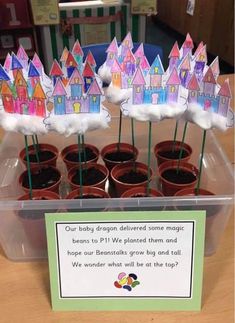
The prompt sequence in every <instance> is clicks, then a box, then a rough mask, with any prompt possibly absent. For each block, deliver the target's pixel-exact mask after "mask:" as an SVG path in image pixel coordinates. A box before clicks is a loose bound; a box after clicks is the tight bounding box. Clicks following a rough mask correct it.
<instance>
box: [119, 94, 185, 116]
mask: <svg viewBox="0 0 235 323" xmlns="http://www.w3.org/2000/svg"><path fill="white" fill-rule="evenodd" d="M186 109H187V90H186V89H183V88H181V91H180V95H179V98H178V102H171V103H165V104H148V103H146V104H139V105H137V104H132V89H131V95H130V99H129V100H126V101H125V102H123V103H122V104H121V110H122V112H123V114H124V115H125V116H127V117H130V118H134V119H135V120H137V121H151V122H159V121H161V120H164V119H169V118H175V119H179V118H180V117H181V116H182V115H183V113H184V112H185V110H186Z"/></svg>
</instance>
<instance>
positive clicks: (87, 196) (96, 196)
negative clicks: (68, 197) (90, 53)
mask: <svg viewBox="0 0 235 323" xmlns="http://www.w3.org/2000/svg"><path fill="white" fill-rule="evenodd" d="M103 198H104V197H103V196H99V195H91V194H90V195H83V196H82V199H83V200H84V199H103ZM77 199H80V196H77V197H75V200H77Z"/></svg>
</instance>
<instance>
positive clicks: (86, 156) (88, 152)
mask: <svg viewBox="0 0 235 323" xmlns="http://www.w3.org/2000/svg"><path fill="white" fill-rule="evenodd" d="M96 157H97V156H96V154H95V153H94V152H93V151H92V149H90V148H88V147H86V148H85V153H84V150H83V151H81V162H82V163H83V162H85V161H89V160H92V159H95V158H96ZM65 159H66V160H68V161H70V162H75V163H76V162H77V163H78V162H79V157H78V151H72V152H71V153H68V154H67V155H66V156H65Z"/></svg>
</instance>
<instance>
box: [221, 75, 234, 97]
mask: <svg viewBox="0 0 235 323" xmlns="http://www.w3.org/2000/svg"><path fill="white" fill-rule="evenodd" d="M218 95H221V96H227V97H229V98H231V97H232V93H231V89H230V85H229V79H227V80H225V81H224V83H223V84H222V85H221V88H220V90H219V92H218Z"/></svg>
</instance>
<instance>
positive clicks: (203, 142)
mask: <svg viewBox="0 0 235 323" xmlns="http://www.w3.org/2000/svg"><path fill="white" fill-rule="evenodd" d="M205 142H206V130H204V131H203V138H202V149H201V158H200V163H199V174H198V181H197V187H196V195H198V194H199V190H200V183H201V175H202V162H203V155H204V148H205Z"/></svg>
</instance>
